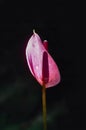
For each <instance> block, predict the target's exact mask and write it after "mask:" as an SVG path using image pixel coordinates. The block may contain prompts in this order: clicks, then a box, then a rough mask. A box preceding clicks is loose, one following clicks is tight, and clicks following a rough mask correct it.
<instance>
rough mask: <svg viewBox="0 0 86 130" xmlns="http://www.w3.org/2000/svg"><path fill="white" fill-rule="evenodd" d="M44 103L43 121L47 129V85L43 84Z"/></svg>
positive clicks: (45, 129)
mask: <svg viewBox="0 0 86 130" xmlns="http://www.w3.org/2000/svg"><path fill="white" fill-rule="evenodd" d="M42 104H43V123H44V130H47V115H46V87H45V85H43V86H42Z"/></svg>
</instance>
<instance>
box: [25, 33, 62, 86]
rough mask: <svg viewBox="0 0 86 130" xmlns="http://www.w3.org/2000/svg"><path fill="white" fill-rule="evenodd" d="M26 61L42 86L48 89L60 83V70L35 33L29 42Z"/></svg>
mask: <svg viewBox="0 0 86 130" xmlns="http://www.w3.org/2000/svg"><path fill="white" fill-rule="evenodd" d="M26 59H27V63H28V66H29V68H30V71H31V73H32V75H33V76H34V77H35V78H36V80H37V81H38V82H39V83H40V84H41V85H43V84H45V86H46V88H48V87H52V86H55V85H57V84H58V83H59V82H60V73H59V69H58V67H57V65H56V63H55V61H54V60H53V58H52V57H51V56H50V54H49V53H48V51H47V50H46V49H45V47H44V46H43V44H42V41H41V39H40V37H39V36H38V34H37V33H35V32H34V34H33V35H32V36H31V38H30V39H29V41H28V44H27V47H26Z"/></svg>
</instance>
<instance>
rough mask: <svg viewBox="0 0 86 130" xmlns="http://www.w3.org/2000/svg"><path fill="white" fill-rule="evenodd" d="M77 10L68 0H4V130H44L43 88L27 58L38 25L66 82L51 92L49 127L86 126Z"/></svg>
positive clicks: (0, 84)
mask: <svg viewBox="0 0 86 130" xmlns="http://www.w3.org/2000/svg"><path fill="white" fill-rule="evenodd" d="M75 10H76V5H75V3H73V2H71V1H70V2H69V1H64V0H57V1H56V2H55V1H49V2H48V1H47V2H44V1H40V2H37V1H28V2H27V1H17V0H12V1H11V0H8V1H6V0H0V130H43V122H42V101H41V91H42V89H41V86H40V85H39V84H38V83H37V81H36V80H35V79H34V78H33V76H32V75H31V73H30V71H29V68H28V65H27V62H26V57H25V48H26V45H27V42H28V40H29V38H30V36H31V35H32V30H33V29H35V30H36V32H37V33H38V34H39V36H40V37H41V39H42V40H44V39H47V40H48V42H49V53H50V54H51V55H52V57H53V58H54V60H55V61H56V63H57V64H58V67H59V70H60V73H61V82H60V83H59V84H58V85H57V86H55V87H52V88H49V89H47V90H46V91H47V124H48V130H52V129H53V130H76V129H78V130H83V129H85V127H84V125H83V123H84V120H83V119H84V114H83V102H84V100H83V98H82V97H83V94H82V91H81V90H82V87H83V84H82V76H81V73H82V67H81V63H82V61H81V59H82V55H81V54H82V52H81V43H80V42H79V37H78V31H77V28H76V26H77V24H78V23H77V22H76V19H77V16H78V15H79V13H78V11H75Z"/></svg>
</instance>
